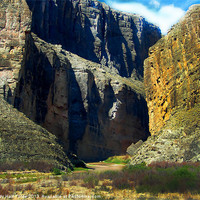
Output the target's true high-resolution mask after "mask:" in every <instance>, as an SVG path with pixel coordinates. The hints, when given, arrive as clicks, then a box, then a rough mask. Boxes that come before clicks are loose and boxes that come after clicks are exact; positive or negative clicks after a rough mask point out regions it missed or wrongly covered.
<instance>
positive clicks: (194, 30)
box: [132, 5, 200, 164]
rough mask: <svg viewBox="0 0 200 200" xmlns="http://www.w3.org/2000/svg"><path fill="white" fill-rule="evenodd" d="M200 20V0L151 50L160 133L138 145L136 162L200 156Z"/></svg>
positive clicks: (155, 130)
mask: <svg viewBox="0 0 200 200" xmlns="http://www.w3.org/2000/svg"><path fill="white" fill-rule="evenodd" d="M199 26H200V5H194V6H192V7H191V8H190V9H189V11H188V12H187V14H186V15H185V17H183V18H182V19H181V20H180V22H179V23H178V24H176V25H175V26H174V27H173V28H172V29H171V30H170V32H169V33H168V35H167V36H165V37H163V38H162V39H161V40H159V41H158V42H157V43H156V44H155V45H154V46H153V47H151V48H150V50H149V57H148V58H147V59H146V60H145V69H144V83H145V90H146V99H147V104H148V109H149V128H150V133H151V134H152V135H154V136H153V137H151V138H149V139H148V141H147V142H145V143H144V145H142V146H141V147H140V148H139V149H138V154H137V155H135V157H134V158H133V161H132V163H133V164H134V163H137V162H142V161H146V162H147V163H150V162H151V161H154V160H170V161H176V160H177V161H189V160H191V161H199V159H200V157H199V154H200V149H199V146H200V143H199V142H200V141H199V134H200V129H199V127H200V118H199V115H200V110H199V105H200V98H199V96H200V82H199V77H200V63H199V58H200V29H199ZM139 154H140V155H139ZM142 157H143V158H142ZM144 158H145V159H144Z"/></svg>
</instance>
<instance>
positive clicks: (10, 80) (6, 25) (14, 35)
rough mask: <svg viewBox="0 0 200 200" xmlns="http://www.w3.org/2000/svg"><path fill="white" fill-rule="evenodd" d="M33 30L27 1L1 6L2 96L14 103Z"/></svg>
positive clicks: (16, 0) (0, 80)
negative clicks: (24, 50) (28, 35)
mask: <svg viewBox="0 0 200 200" xmlns="http://www.w3.org/2000/svg"><path fill="white" fill-rule="evenodd" d="M30 29H31V12H30V10H29V7H28V5H27V3H26V1H25V0H23V1H18V0H13V1H10V0H3V1H1V4H0V95H2V96H4V98H5V99H6V100H7V101H8V102H10V103H12V102H13V96H14V90H15V88H16V83H17V81H18V77H19V71H20V69H21V63H22V60H23V47H24V44H25V34H26V33H27V32H29V31H30Z"/></svg>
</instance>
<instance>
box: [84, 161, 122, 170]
mask: <svg viewBox="0 0 200 200" xmlns="http://www.w3.org/2000/svg"><path fill="white" fill-rule="evenodd" d="M87 167H88V168H90V169H93V170H94V171H107V170H112V171H118V170H121V169H123V167H124V165H123V164H113V163H104V162H98V163H87Z"/></svg>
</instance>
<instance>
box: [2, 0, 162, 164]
mask: <svg viewBox="0 0 200 200" xmlns="http://www.w3.org/2000/svg"><path fill="white" fill-rule="evenodd" d="M0 9H1V11H2V12H1V14H0V58H1V59H0V60H1V62H0V64H1V65H0V76H1V79H0V92H1V95H3V96H4V98H5V99H6V100H7V101H10V102H11V103H13V104H14V105H15V107H16V108H18V109H19V110H20V111H22V112H24V113H25V114H26V115H27V116H28V117H29V118H30V119H32V120H33V121H36V122H37V123H38V124H41V125H42V126H43V127H45V128H46V129H48V130H49V131H50V132H52V133H54V134H55V135H56V136H58V138H59V142H60V143H61V144H62V145H63V147H64V149H65V151H66V152H68V151H71V152H74V153H77V154H78V155H79V156H80V157H81V158H83V159H85V160H100V159H104V158H106V157H108V156H111V155H114V154H122V153H125V151H126V148H127V147H128V146H129V145H130V144H131V143H132V142H133V143H135V142H137V141H138V140H140V139H142V140H145V139H146V138H147V136H148V135H149V132H148V115H147V106H146V102H145V100H144V96H145V95H144V87H143V83H142V82H141V81H140V80H141V79H142V76H143V64H142V63H143V60H144V59H145V58H146V56H147V51H148V47H149V46H151V45H152V44H154V43H155V41H157V39H159V38H160V31H159V29H158V28H157V27H155V26H153V25H152V24H148V23H147V22H146V21H145V20H144V19H143V18H142V17H140V16H137V15H130V14H124V13H121V12H117V11H114V10H112V9H110V8H109V7H108V6H106V5H105V4H101V3H99V2H97V1H83V0H82V1H68V0H57V1H53V0H43V1H36V0H35V1H34V0H22V1H18V0H13V1H12V2H10V1H7V0H4V1H2V4H1V5H0ZM14 16H18V17H17V18H15V17H14ZM33 32H34V33H35V34H33ZM40 38H42V39H43V40H42V39H40ZM70 52H72V53H70ZM73 53H75V54H77V55H75V54H73ZM84 58H85V59H84ZM89 60H90V61H89ZM131 76H132V78H125V77H131Z"/></svg>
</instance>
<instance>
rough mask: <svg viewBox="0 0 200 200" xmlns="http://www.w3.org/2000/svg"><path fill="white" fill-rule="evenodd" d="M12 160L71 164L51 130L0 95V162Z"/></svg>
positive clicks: (60, 165) (10, 161)
mask: <svg viewBox="0 0 200 200" xmlns="http://www.w3.org/2000/svg"><path fill="white" fill-rule="evenodd" d="M16 162H18V163H19V162H21V163H26V164H28V163H34V162H41V163H42V164H44V163H47V164H49V165H50V164H51V165H53V166H54V167H61V168H63V167H65V168H66V167H72V165H71V164H70V161H69V160H68V158H67V157H66V154H65V153H64V151H63V148H62V147H61V146H60V145H59V144H58V143H57V140H56V137H55V136H54V135H53V134H51V133H49V132H48V131H47V130H45V129H44V128H42V127H40V126H39V125H36V124H35V123H34V122H32V121H31V120H29V119H28V118H27V117H25V115H24V114H23V113H20V112H19V111H17V110H16V109H14V108H13V107H12V106H11V105H9V104H8V103H7V102H6V101H5V100H4V99H3V98H0V163H1V164H5V163H8V164H11V165H12V163H16ZM26 164H24V165H26ZM41 167H42V166H41Z"/></svg>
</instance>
